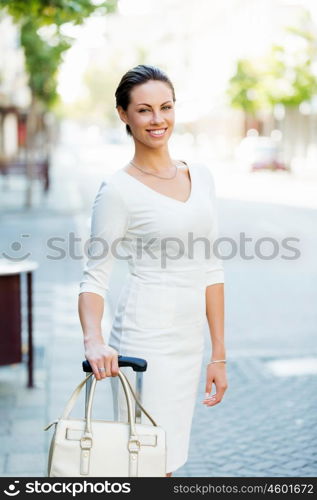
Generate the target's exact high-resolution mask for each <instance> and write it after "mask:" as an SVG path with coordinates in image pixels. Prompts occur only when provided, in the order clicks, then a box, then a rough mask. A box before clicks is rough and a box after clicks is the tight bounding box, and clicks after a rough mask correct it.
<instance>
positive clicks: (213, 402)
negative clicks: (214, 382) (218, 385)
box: [203, 394, 221, 406]
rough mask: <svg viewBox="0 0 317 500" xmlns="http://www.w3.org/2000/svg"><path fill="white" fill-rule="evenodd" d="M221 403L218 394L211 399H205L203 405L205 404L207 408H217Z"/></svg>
mask: <svg viewBox="0 0 317 500" xmlns="http://www.w3.org/2000/svg"><path fill="white" fill-rule="evenodd" d="M220 401H221V399H219V398H218V397H217V395H216V394H214V395H213V396H211V397H210V398H208V399H205V400H204V401H203V403H204V405H205V406H215V405H216V404H218V403H220Z"/></svg>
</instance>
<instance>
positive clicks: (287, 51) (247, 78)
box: [227, 19, 317, 121]
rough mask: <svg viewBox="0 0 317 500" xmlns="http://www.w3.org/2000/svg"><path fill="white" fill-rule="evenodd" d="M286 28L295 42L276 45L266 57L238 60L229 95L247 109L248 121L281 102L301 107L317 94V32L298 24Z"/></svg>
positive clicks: (284, 104) (239, 106)
mask: <svg viewBox="0 0 317 500" xmlns="http://www.w3.org/2000/svg"><path fill="white" fill-rule="evenodd" d="M306 20H307V19H306ZM285 30H286V33H287V34H288V36H289V37H291V38H292V43H285V46H281V45H273V46H272V47H271V49H270V52H269V53H268V54H267V55H266V56H265V57H264V58H258V59H257V60H256V61H252V60H246V59H240V60H238V61H237V65H236V72H235V74H234V75H233V76H232V78H231V79H230V80H229V85H228V89H227V95H228V97H229V99H230V104H231V106H232V107H234V108H239V109H242V110H243V111H244V113H245V116H246V121H248V120H247V118H248V116H250V115H251V116H252V117H253V118H256V116H258V113H259V111H272V110H273V108H274V106H276V105H277V104H279V105H281V104H282V105H283V106H285V107H286V108H289V107H298V106H299V105H300V104H301V103H303V102H306V101H310V100H311V99H312V97H313V96H314V95H316V94H317V74H316V70H315V69H314V66H316V64H317V37H316V34H315V33H314V32H313V30H309V29H301V28H298V27H286V28H285ZM296 38H297V40H295V39H296ZM294 47H295V48H294Z"/></svg>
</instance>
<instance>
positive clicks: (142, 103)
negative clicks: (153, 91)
mask: <svg viewBox="0 0 317 500" xmlns="http://www.w3.org/2000/svg"><path fill="white" fill-rule="evenodd" d="M167 102H172V101H171V100H170V99H169V100H168V101H165V102H162V104H161V106H163V104H166V103H167ZM141 105H144V106H151V104H147V103H146V102H139V103H138V104H136V106H141Z"/></svg>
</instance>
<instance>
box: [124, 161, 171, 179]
mask: <svg viewBox="0 0 317 500" xmlns="http://www.w3.org/2000/svg"><path fill="white" fill-rule="evenodd" d="M130 163H131V164H132V165H133V166H134V167H136V168H137V169H138V170H141V172H143V173H144V174H148V175H154V177H158V178H159V179H165V180H170V179H174V178H175V177H176V174H177V171H178V168H177V166H176V165H174V167H175V174H174V175H173V177H161V176H160V175H156V174H152V173H151V172H146V171H145V170H143V169H142V168H140V167H138V165H136V164H135V163H134V162H133V161H132V160H131V161H130Z"/></svg>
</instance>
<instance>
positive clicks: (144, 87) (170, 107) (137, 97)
mask: <svg viewBox="0 0 317 500" xmlns="http://www.w3.org/2000/svg"><path fill="white" fill-rule="evenodd" d="M119 108H120V109H119ZM118 112H119V114H120V118H121V120H123V121H124V123H127V124H128V125H129V126H130V129H131V132H132V134H133V137H134V139H135V140H137V141H139V142H142V143H143V144H145V145H147V146H149V147H152V148H158V147H162V145H164V144H166V143H167V141H168V139H169V137H170V136H171V134H172V131H173V128H174V121H175V112H174V102H173V93H172V89H171V88H170V87H169V86H168V85H167V84H166V83H164V82H161V81H157V80H149V81H147V82H146V83H142V84H141V85H136V86H135V87H133V89H132V90H131V93H130V104H129V106H128V108H127V110H126V111H124V110H123V109H122V108H121V106H118ZM155 131H156V132H155Z"/></svg>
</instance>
